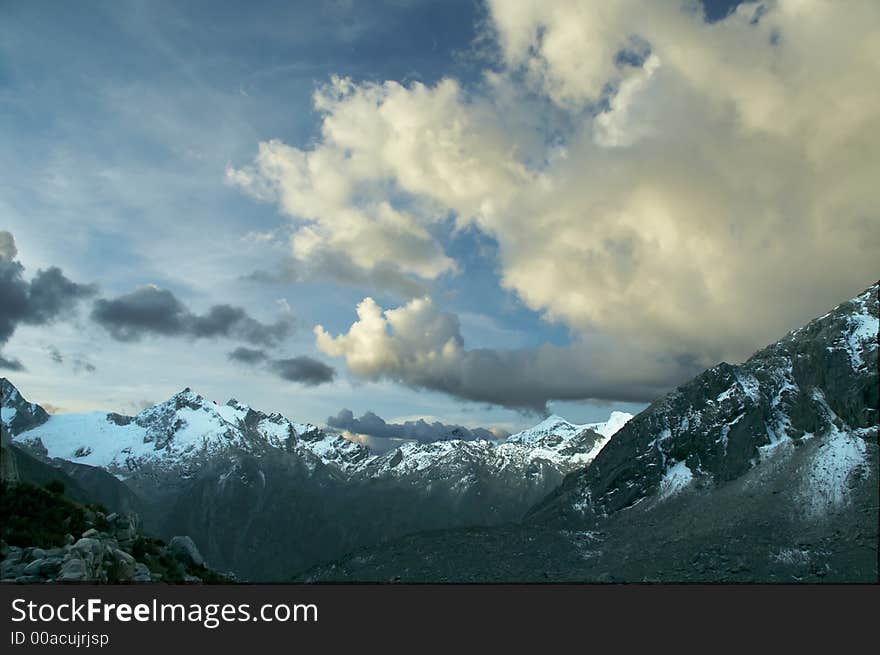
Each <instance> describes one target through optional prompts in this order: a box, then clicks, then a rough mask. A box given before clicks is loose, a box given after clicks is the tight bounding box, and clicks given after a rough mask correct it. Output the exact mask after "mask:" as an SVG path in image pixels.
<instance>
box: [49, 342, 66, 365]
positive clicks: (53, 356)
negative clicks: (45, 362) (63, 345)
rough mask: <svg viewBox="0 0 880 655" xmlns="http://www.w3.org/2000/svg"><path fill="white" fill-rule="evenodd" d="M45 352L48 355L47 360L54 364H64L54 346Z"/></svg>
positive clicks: (59, 352)
mask: <svg viewBox="0 0 880 655" xmlns="http://www.w3.org/2000/svg"><path fill="white" fill-rule="evenodd" d="M46 350H47V351H48V353H49V359H51V360H52V361H53V362H55V363H56V364H63V363H64V356H63V355H62V354H61V351H60V350H58V348H56V347H55V346H49V347H48V348H46Z"/></svg>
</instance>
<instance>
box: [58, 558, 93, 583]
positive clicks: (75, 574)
mask: <svg viewBox="0 0 880 655" xmlns="http://www.w3.org/2000/svg"><path fill="white" fill-rule="evenodd" d="M89 579H90V576H89V567H88V566H87V565H86V563H85V561H84V560H81V559H79V558H78V557H72V558H70V559H68V560H67V561H65V562H64V564H62V565H61V573H59V575H58V582H82V581H84V580H89Z"/></svg>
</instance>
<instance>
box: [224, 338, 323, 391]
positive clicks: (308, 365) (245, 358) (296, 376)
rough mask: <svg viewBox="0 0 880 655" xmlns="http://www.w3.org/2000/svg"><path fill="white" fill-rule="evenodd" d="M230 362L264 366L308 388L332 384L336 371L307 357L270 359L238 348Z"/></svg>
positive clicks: (232, 353) (232, 354)
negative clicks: (327, 383)
mask: <svg viewBox="0 0 880 655" xmlns="http://www.w3.org/2000/svg"><path fill="white" fill-rule="evenodd" d="M227 356H228V357H229V359H230V360H232V361H234V362H238V363H240V364H246V365H248V366H257V365H261V364H262V365H265V368H266V369H267V370H268V371H270V372H271V373H273V374H274V375H277V376H278V377H280V378H281V379H282V380H287V381H288V382H298V383H300V384H304V385H306V386H308V387H314V386H318V385H320V384H324V383H326V382H332V381H333V378H334V377H336V369H334V368H333V367H331V366H327V365H326V364H324V363H323V362H319V361H318V360H316V359H313V358H311V357H307V356H304V355H303V356H300V357H292V358H288V359H271V358H270V357H269V355H268V353H266V352H265V351H264V350H260V349H254V348H244V347H239V348H236V349H235V350H233V351H232V352H230V353H229V354H228V355H227Z"/></svg>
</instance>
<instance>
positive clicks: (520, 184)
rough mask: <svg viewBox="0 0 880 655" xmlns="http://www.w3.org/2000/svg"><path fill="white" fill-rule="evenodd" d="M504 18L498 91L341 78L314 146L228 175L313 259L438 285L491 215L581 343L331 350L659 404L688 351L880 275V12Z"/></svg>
mask: <svg viewBox="0 0 880 655" xmlns="http://www.w3.org/2000/svg"><path fill="white" fill-rule="evenodd" d="M759 7H763V9H759ZM489 10H490V24H491V29H492V38H494V40H495V42H496V44H497V46H498V48H497V50H498V53H499V57H500V58H499V60H498V61H495V62H492V65H491V66H490V67H487V69H486V70H485V71H484V74H483V78H482V80H481V81H480V82H479V83H478V84H472V85H469V86H468V87H466V88H465V87H464V86H463V85H462V84H461V83H459V82H458V81H456V80H454V79H450V78H445V79H442V80H440V81H439V82H437V83H436V84H433V85H430V86H427V85H422V84H418V83H414V84H411V85H408V86H404V85H401V84H398V83H396V82H385V83H381V84H380V83H375V82H362V83H355V82H353V81H351V80H348V79H345V78H333V79H332V80H331V82H330V83H329V84H328V85H326V86H325V87H324V88H322V89H320V90H319V91H318V93H316V95H315V107H316V108H317V110H318V111H319V112H320V117H321V118H320V137H319V138H318V139H317V141H316V142H315V143H314V144H313V145H311V146H309V147H308V148H307V149H301V148H297V147H293V146H289V145H285V144H283V143H281V142H279V141H266V142H264V143H261V144H260V146H259V149H258V153H257V155H256V158H255V159H254V161H253V163H252V164H250V165H247V166H243V167H240V168H231V169H230V170H229V171H228V177H229V179H230V180H231V181H232V182H233V183H235V184H237V185H238V186H240V187H241V188H243V189H245V190H246V191H247V192H249V193H251V194H252V195H254V196H255V197H258V198H261V199H264V200H270V201H272V202H276V203H278V205H279V207H280V209H281V211H283V212H284V213H285V214H288V215H290V216H292V217H294V220H295V225H296V232H295V234H294V237H293V245H292V248H293V252H294V254H295V256H296V257H297V258H298V259H300V260H304V261H308V260H310V259H311V258H312V257H314V256H317V255H318V254H320V255H322V256H333V257H340V258H341V257H348V258H349V259H350V260H351V261H352V262H354V263H355V264H356V265H357V266H358V267H360V268H362V269H364V270H375V269H376V267H378V266H380V265H381V264H382V262H388V261H391V262H395V263H396V264H397V265H398V266H399V269H400V270H401V271H402V272H403V273H405V274H407V275H411V276H416V277H418V278H421V279H424V280H431V279H434V278H436V277H437V276H438V275H440V274H442V273H444V272H447V271H453V270H455V264H454V263H453V262H450V261H448V258H447V256H446V255H445V253H443V251H442V248H441V246H440V243H441V242H440V240H439V239H438V238H437V237H436V236H435V235H437V234H438V232H439V231H442V230H443V229H447V227H448V225H447V223H446V222H445V221H447V220H448V217H450V216H451V217H452V218H453V220H454V224H455V228H456V229H460V228H464V227H466V226H475V227H476V228H477V229H479V230H481V231H482V232H484V233H485V234H487V235H489V236H490V237H491V238H493V239H494V240H495V241H496V242H497V244H498V265H499V277H500V284H501V286H502V287H503V288H505V289H508V290H510V291H512V292H514V293H515V294H516V295H517V296H518V297H519V298H520V299H521V300H522V301H523V302H524V303H525V304H526V306H528V307H529V308H531V309H532V310H534V311H535V312H538V313H539V314H541V315H542V316H543V317H544V318H545V319H546V320H548V321H551V322H555V323H560V324H563V325H565V326H567V327H568V328H569V329H570V330H571V332H572V333H573V335H574V343H573V345H572V347H571V349H567V350H563V351H558V350H557V349H554V348H551V347H548V348H545V349H538V350H535V351H533V352H532V353H531V354H529V353H526V352H524V351H507V352H501V351H498V352H496V353H494V354H493V353H492V352H491V351H484V352H479V351H465V350H464V349H463V348H462V347H461V346H460V344H458V343H457V342H456V341H455V339H453V341H452V345H451V346H450V354H448V355H447V354H444V352H443V351H442V350H441V351H438V352H436V354H435V357H434V359H433V360H430V361H425V362H420V363H419V366H418V367H415V368H418V369H419V370H426V369H431V370H433V371H434V373H433V374H432V375H431V376H429V377H428V378H427V379H424V380H423V379H422V378H421V377H420V375H419V374H417V373H416V372H415V370H414V365H413V364H412V361H411V359H412V357H415V355H414V354H413V353H416V352H420V351H419V350H418V349H411V348H410V347H409V344H405V343H401V342H400V340H399V339H392V342H393V344H394V345H395V346H401V348H402V350H394V349H392V351H390V352H389V351H386V350H380V351H379V352H377V353H370V352H368V351H367V349H365V348H364V347H361V344H358V343H356V342H355V341H353V340H352V339H345V340H344V346H343V345H342V344H341V343H340V344H339V345H335V346H334V345H332V342H331V341H327V340H326V339H325V341H324V343H325V346H327V348H328V349H329V350H334V351H339V352H340V353H344V354H345V356H346V358H347V361H349V366H350V368H352V370H353V371H363V372H364V375H366V376H367V377H370V376H379V377H388V378H390V379H399V380H400V381H402V382H404V383H407V384H412V385H415V386H425V387H428V388H439V389H447V388H448V389H449V390H450V392H452V393H456V394H457V395H462V396H467V397H480V398H483V397H491V398H493V399H494V398H496V397H497V396H499V394H495V393H489V392H483V391H480V390H479V389H478V388H477V387H479V386H481V385H476V384H475V383H474V382H472V379H473V378H480V377H482V374H481V373H480V371H479V370H475V369H473V368H472V367H473V366H474V363H475V362H480V363H485V364H487V365H490V366H491V367H494V370H495V371H496V372H500V371H507V370H508V369H510V367H512V366H514V365H515V364H517V363H518V365H521V366H538V367H539V369H538V370H541V371H543V372H542V375H551V378H553V377H555V376H554V374H553V373H552V372H551V371H550V370H549V369H546V368H542V366H545V365H546V363H547V362H550V361H552V360H555V359H559V360H561V361H560V365H561V366H562V368H563V370H564V371H568V373H567V377H568V379H567V386H565V387H564V388H563V386H564V385H562V384H561V382H560V383H557V382H555V381H553V380H552V379H551V380H542V381H535V382H533V383H532V386H533V387H542V388H544V390H543V391H541V392H540V393H530V394H529V393H520V390H518V389H517V388H512V389H511V392H512V393H516V394H518V397H519V398H520V400H519V401H517V402H523V401H524V399H525V398H527V397H529V396H531V397H532V398H533V399H539V398H540V397H542V396H547V397H550V396H551V394H557V393H558V394H564V395H565V397H572V395H573V394H576V393H584V394H586V393H600V394H602V396H605V395H607V394H608V393H610V391H611V390H612V389H616V388H620V389H621V393H624V394H625V395H626V396H627V397H630V398H640V399H643V398H645V397H647V396H648V395H649V393H650V392H651V390H652V389H655V388H657V385H656V384H655V382H656V379H655V373H657V372H658V371H659V370H660V369H663V368H664V367H668V368H669V369H670V370H671V373H670V378H669V379H670V380H672V379H675V366H674V364H673V363H671V362H675V361H676V358H680V357H683V356H688V355H689V356H692V357H693V358H696V359H697V360H699V361H703V362H709V363H713V362H717V361H719V360H730V361H738V360H741V359H743V358H744V357H746V356H748V355H749V354H750V353H751V352H753V351H754V350H755V349H757V348H758V347H760V346H762V345H764V344H766V343H768V342H770V341H772V340H774V339H776V338H779V337H780V336H781V335H782V334H784V333H785V332H786V331H787V330H789V329H791V328H794V327H796V326H798V325H800V324H802V323H804V322H805V321H806V320H808V319H809V318H810V317H812V316H815V315H817V314H819V313H821V312H822V311H825V310H826V309H827V308H828V307H830V306H833V305H834V304H836V303H837V302H839V301H840V300H841V299H843V298H846V297H850V296H851V295H853V294H855V293H857V292H858V291H860V290H861V289H863V288H864V287H865V286H867V284H869V283H870V282H871V281H872V280H875V279H876V278H877V267H876V262H875V257H876V252H877V251H878V248H880V215H878V210H877V203H876V190H875V189H876V182H875V180H876V179H877V178H878V176H880V168H878V160H877V157H876V156H875V154H874V153H876V152H877V151H878V150H880V87H878V85H877V84H875V83H874V81H875V80H876V79H878V77H880V51H878V46H877V44H878V43H880V4H878V3H876V2H873V1H871V0H864V1H856V2H851V3H833V2H819V1H817V2H813V3H804V2H802V1H800V0H778V1H776V2H765V3H761V4H756V3H743V4H741V5H740V6H739V7H738V8H737V9H736V11H734V12H733V13H731V14H730V15H729V16H727V17H725V18H724V19H722V20H719V21H716V22H712V23H708V22H706V21H705V20H704V18H703V15H702V11H700V8H699V5H698V4H697V3H696V2H688V3H684V5H683V4H682V3H676V2H661V3H649V4H648V5H647V6H646V5H645V3H642V2H635V1H634V0H622V1H621V2H614V3H583V2H579V1H577V0H557V1H555V2H551V1H547V0H540V1H539V0H531V1H528V0H527V1H524V2H515V3H511V2H503V1H501V0H493V1H491V2H490V3H489ZM597 343H598V344H602V348H606V349H609V351H610V352H615V353H621V354H622V360H621V363H615V362H614V361H610V360H609V359H608V358H607V357H604V356H603V353H602V352H599V347H598V346H596V345H595V344H597ZM385 345H386V342H385V341H383V340H382V339H379V340H378V341H377V342H376V346H377V347H379V348H380V349H381V348H383V347H384V346H385ZM569 350H570V352H569ZM430 352H434V351H430ZM468 352H470V353H471V354H461V353H468ZM629 352H633V353H639V356H641V357H643V358H644V359H645V362H647V363H645V364H640V363H639V362H638V361H637V362H635V366H634V367H631V366H630V362H631V360H632V357H628V356H627V353H629ZM401 353H405V354H406V356H404V355H402V354H401ZM569 354H571V360H570V361H569V360H568V359H567V358H568V355H569ZM596 361H601V362H603V366H607V367H610V368H609V369H608V370H606V369H604V368H603V369H599V368H598V367H597V366H595V362H596ZM371 362H377V366H376V367H372V368H371V366H372V364H371ZM451 362H457V363H455V364H453V363H451ZM658 362H661V363H662V365H661V364H658ZM379 363H380V364H381V365H379ZM574 363H576V364H577V365H578V367H577V368H576V367H575V366H574ZM441 365H442V366H443V367H446V368H448V369H450V370H449V371H445V372H443V374H440V373H439V372H438V371H437V368H438V367H441ZM365 367H366V368H365ZM655 368H656V369H657V371H655V370H654V369H655ZM647 369H651V370H650V371H648V370H647ZM630 370H631V371H632V373H631V376H630V377H631V382H632V385H631V389H633V390H639V391H630V392H628V393H626V392H625V389H626V384H625V383H624V382H625V380H626V379H627V376H628V375H630V374H629V373H628V371H630ZM524 377H525V373H523V374H521V375H513V379H514V380H523V379H524ZM533 377H535V378H537V377H538V376H537V374H535V375H533ZM592 378H599V380H597V382H596V383H595V384H594V383H591V382H590V379H592ZM618 379H619V380H620V383H619V385H618ZM612 381H613V384H609V382H612ZM497 384H498V385H499V387H504V386H505V384H506V380H503V379H501V380H499V381H498V382H497ZM523 384H525V382H523ZM508 386H510V385H508ZM514 387H515V385H514ZM557 387H558V388H557ZM618 399H623V397H619V398H618ZM493 402H494V400H493Z"/></svg>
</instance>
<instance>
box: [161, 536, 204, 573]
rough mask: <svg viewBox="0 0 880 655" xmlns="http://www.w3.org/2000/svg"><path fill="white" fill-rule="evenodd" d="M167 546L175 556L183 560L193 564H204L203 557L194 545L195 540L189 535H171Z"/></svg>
mask: <svg viewBox="0 0 880 655" xmlns="http://www.w3.org/2000/svg"><path fill="white" fill-rule="evenodd" d="M168 548H169V550H170V551H171V553H172V554H173V555H174V556H175V557H177V558H178V559H180V560H182V561H183V562H186V563H188V564H192V565H194V566H204V565H205V559H204V558H203V557H202V554H201V553H200V552H199V549H198V548H197V547H196V544H195V542H194V541H193V540H192V539H190V538H189V537H181V536H178V537H172V539H171V542H170V543H169V544H168Z"/></svg>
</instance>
